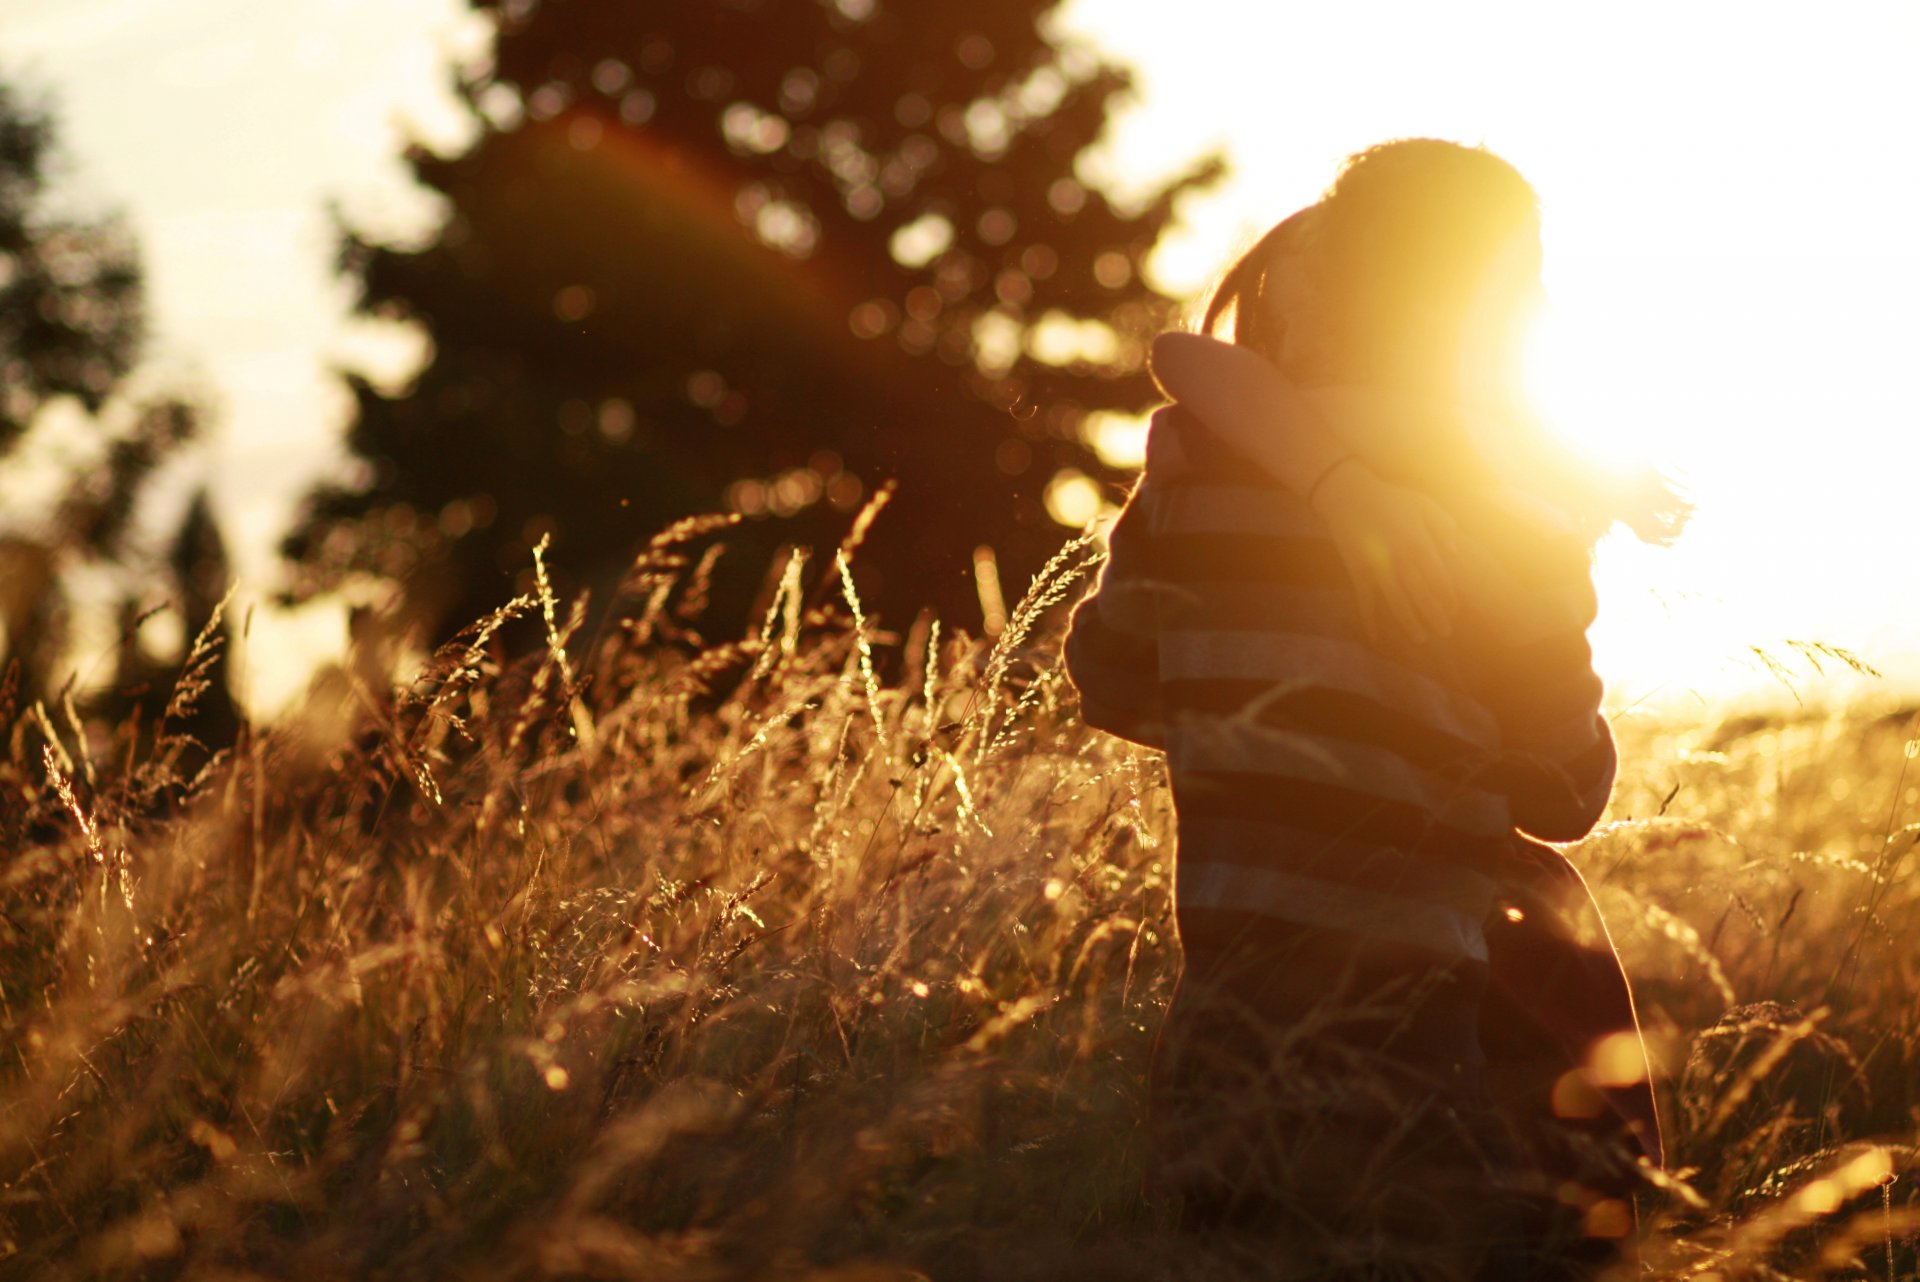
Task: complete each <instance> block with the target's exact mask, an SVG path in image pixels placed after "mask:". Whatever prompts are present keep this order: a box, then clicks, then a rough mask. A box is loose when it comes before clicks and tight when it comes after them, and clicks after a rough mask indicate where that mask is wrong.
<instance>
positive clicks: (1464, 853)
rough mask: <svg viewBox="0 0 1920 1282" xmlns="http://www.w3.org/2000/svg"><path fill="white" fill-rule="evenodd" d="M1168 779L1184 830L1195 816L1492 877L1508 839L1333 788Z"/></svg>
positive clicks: (1207, 777)
mask: <svg viewBox="0 0 1920 1282" xmlns="http://www.w3.org/2000/svg"><path fill="white" fill-rule="evenodd" d="M1172 773H1173V803H1174V810H1175V813H1176V815H1177V816H1178V819H1179V822H1180V823H1181V824H1182V825H1185V824H1186V823H1187V822H1188V821H1189V820H1191V819H1193V818H1196V817H1205V818H1212V819H1241V820H1249V821H1252V822H1256V823H1270V824H1279V825H1283V826H1286V827H1289V828H1295V829H1299V830H1301V831H1303V832H1312V833H1319V834H1321V835H1323V836H1326V837H1337V838H1340V839H1342V840H1346V841H1359V842H1370V843H1373V844H1375V845H1381V846H1390V847H1392V848H1394V849H1396V850H1403V851H1407V852H1409V853H1417V854H1421V855H1425V856H1429V857H1431V858H1434V859H1441V860H1446V861H1448V862H1451V863H1456V864H1460V865H1462V866H1465V867H1468V868H1475V869H1478V870H1480V871H1482V872H1486V873H1493V872H1496V871H1497V870H1498V869H1499V868H1500V866H1501V864H1502V862H1503V857H1504V851H1505V846H1506V836H1505V834H1503V835H1502V836H1501V837H1498V838H1488V837H1486V836H1484V835H1481V834H1478V833H1468V832H1461V831H1459V830H1458V829H1455V828H1452V827H1450V826H1448V825H1447V824H1445V823H1442V822H1441V821H1440V820H1439V819H1438V818H1436V817H1435V816H1434V815H1433V814H1432V813H1430V812H1429V811H1427V810H1424V809H1422V808H1421V807H1419V806H1410V805H1405V804H1402V803H1400V802H1395V801H1383V800H1382V799H1380V798H1379V797H1373V796H1368V795H1367V794H1365V793H1361V792H1355V791H1353V790H1351V789H1348V788H1342V787H1338V786H1335V785H1332V784H1326V783H1302V782H1299V781H1297V780H1293V779H1284V778H1275V777H1273V776H1269V775H1248V774H1234V773H1228V772H1225V771H1219V772H1209V773H1189V772H1186V771H1181V770H1177V769H1176V770H1174V771H1173V772H1172ZM1195 853H1196V854H1202V855H1203V854H1204V852H1202V851H1196V852H1195Z"/></svg>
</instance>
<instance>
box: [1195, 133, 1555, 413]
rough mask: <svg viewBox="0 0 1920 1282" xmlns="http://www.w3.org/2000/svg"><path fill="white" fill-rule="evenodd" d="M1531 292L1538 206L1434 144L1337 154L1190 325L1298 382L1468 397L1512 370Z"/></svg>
mask: <svg viewBox="0 0 1920 1282" xmlns="http://www.w3.org/2000/svg"><path fill="white" fill-rule="evenodd" d="M1539 294H1540V218H1539V202H1538V198H1537V196H1536V195H1535V193H1534V190H1533V188H1532V187H1531V186H1529V185H1528V183H1527V181H1526V179H1525V178H1523V177H1521V176H1520V173H1519V171H1517V170H1516V169H1514V167H1513V166H1512V165H1510V164H1508V163H1507V162H1506V161H1504V160H1502V159H1500V157H1498V156H1496V155H1494V154H1493V153H1492V152H1490V151H1487V150H1485V149H1484V148H1480V147H1468V146H1463V145H1461V144H1459V143H1452V142H1444V141H1441V140H1438V139H1433V138H1407V139H1400V140H1397V141H1394V142H1387V143H1382V144H1380V145H1379V146H1376V147H1369V148H1368V149H1367V150H1365V151H1362V152H1360V153H1358V154H1357V155H1354V156H1352V157H1350V158H1349V159H1348V160H1347V162H1346V164H1345V165H1344V166H1343V167H1342V168H1341V171H1340V174H1339V176H1338V177H1337V178H1335V179H1334V182H1333V185H1332V186H1331V187H1329V188H1328V189H1327V192H1326V194H1325V196H1323V197H1322V198H1321V199H1320V200H1319V201H1318V202H1317V203H1315V204H1313V205H1310V206H1308V207H1307V208H1306V209H1303V210H1301V211H1300V212H1299V213H1296V214H1294V215H1293V216H1292V217H1291V218H1288V219H1287V220H1286V221H1284V222H1282V223H1281V224H1280V225H1279V226H1277V227H1275V228H1274V229H1273V230H1272V231H1270V232H1268V233H1267V234H1266V235H1265V236H1264V237H1262V238H1261V239H1260V241H1259V242H1258V243H1257V244H1255V245H1254V247H1253V248H1252V249H1250V250H1249V251H1248V252H1247V253H1246V254H1245V255H1243V256H1242V257H1241V259H1240V260H1239V261H1238V262H1237V263H1235V264H1234V265H1233V267H1232V268H1231V269H1229V271H1228V273H1227V275H1226V277H1225V279H1224V280H1223V281H1222V282H1221V285H1220V287H1219V289H1218V290H1217V291H1216V292H1215V293H1214V295H1213V298H1212V300H1211V301H1210V303H1209V304H1208V307H1207V312H1206V319H1205V322H1204V326H1203V328H1204V329H1206V330H1208V331H1212V330H1214V329H1215V328H1216V327H1217V325H1218V324H1219V322H1220V321H1221V319H1222V318H1223V317H1224V316H1226V315H1227V314H1228V313H1231V314H1232V317H1233V328H1232V332H1231V336H1232V338H1233V340H1234V341H1235V342H1237V343H1239V344H1241V345H1242V346H1246V347H1251V348H1253V349H1254V350H1256V351H1259V352H1260V353H1261V354H1262V355H1264V356H1266V357H1267V358H1268V359H1270V360H1272V361H1274V362H1275V363H1276V364H1279V365H1280V366H1282V367H1283V368H1285V369H1287V370H1288V372H1289V373H1290V374H1292V375H1294V377H1295V379H1296V381H1298V382H1300V383H1301V384H1303V385H1312V384H1326V383H1385V384H1391V385H1395V386H1400V387H1406V388H1413V389H1418V390H1431V391H1435V392H1448V393H1454V392H1474V393H1480V392H1483V391H1484V390H1486V387H1487V386H1488V385H1490V383H1491V382H1492V381H1494V380H1497V379H1499V378H1501V377H1503V376H1506V375H1508V374H1510V373H1511V370H1510V369H1506V368H1503V367H1505V366H1508V365H1510V364H1511V361H1512V358H1513V357H1514V355H1515V354H1516V349H1517V342H1518V338H1519V335H1520V332H1521V330H1522V328H1523V327H1524V322H1525V319H1526V316H1527V315H1528V313H1529V312H1530V311H1531V309H1532V307H1533V306H1534V305H1535V303H1536V302H1537V300H1538V297H1539Z"/></svg>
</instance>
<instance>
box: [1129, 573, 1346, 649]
mask: <svg viewBox="0 0 1920 1282" xmlns="http://www.w3.org/2000/svg"><path fill="white" fill-rule="evenodd" d="M1150 590H1152V591H1154V592H1155V595H1156V597H1158V598H1159V599H1165V600H1168V601H1170V602H1171V601H1176V600H1177V601H1178V603H1179V604H1180V606H1181V608H1182V609H1183V611H1184V618H1185V619H1186V620H1188V621H1190V623H1191V624H1204V626H1206V627H1207V628H1209V629H1213V630H1216V631H1220V632H1297V633H1301V634H1304V635H1308V636H1324V637H1339V638H1342V639H1350V638H1353V637H1356V636H1359V635H1360V628H1361V623H1360V612H1359V610H1358V609H1357V608H1356V607H1355V605H1354V601H1353V592H1352V591H1351V589H1350V588H1348V587H1347V586H1345V585H1342V586H1341V587H1339V588H1289V589H1287V590H1286V591H1264V590H1260V589H1254V588H1249V587H1248V586H1247V585H1246V584H1244V583H1215V582H1210V581H1205V580H1202V581H1199V582H1188V583H1181V584H1178V585H1174V584H1164V585H1163V584H1162V582H1161V581H1159V580H1154V581H1153V582H1152V587H1151V589H1150ZM1173 622H1174V623H1175V624H1178V623H1179V622H1180V620H1178V619H1176V620H1174V621H1173Z"/></svg>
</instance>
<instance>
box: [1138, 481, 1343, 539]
mask: <svg viewBox="0 0 1920 1282" xmlns="http://www.w3.org/2000/svg"><path fill="white" fill-rule="evenodd" d="M1150 528H1151V529H1152V530H1153V532H1154V534H1155V535H1156V536H1165V535H1168V534H1251V535H1257V536H1262V537H1267V538H1282V539H1289V538H1311V539H1325V538H1326V537H1327V527H1326V525H1325V524H1324V523H1323V522H1322V521H1321V520H1320V517H1319V516H1318V515H1317V514H1316V513H1315V512H1314V511H1313V509H1312V508H1310V507H1308V506H1307V505H1306V504H1305V503H1304V502H1302V501H1301V500H1300V499H1298V498H1296V497H1294V495H1293V494H1292V492H1290V491H1288V490H1283V489H1281V488H1279V487H1278V486H1276V485H1244V484H1241V485H1236V484H1233V483H1231V482H1209V481H1205V480H1194V481H1184V482H1182V483H1181V484H1178V485H1173V486H1169V487H1168V488H1167V489H1166V490H1165V491H1164V492H1162V493H1161V495H1160V502H1159V504H1158V506H1157V507H1156V508H1155V510H1154V520H1153V521H1152V523H1151V526H1150Z"/></svg>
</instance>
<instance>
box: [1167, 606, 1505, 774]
mask: <svg viewBox="0 0 1920 1282" xmlns="http://www.w3.org/2000/svg"><path fill="white" fill-rule="evenodd" d="M1160 676H1161V679H1162V680H1167V681H1178V680H1180V679H1182V678H1186V677H1232V678H1241V679H1253V680H1261V679H1264V680H1268V681H1272V682H1275V683H1279V682H1286V683H1288V684H1290V685H1295V686H1321V687H1324V688H1326V689H1330V690H1342V691H1345V692H1347V693H1349V694H1358V695H1363V696H1365V697H1367V698H1371V699H1374V700H1377V701H1378V702H1380V703H1384V704H1389V705H1392V706H1394V707H1400V708H1405V709H1407V710H1408V711H1410V712H1413V713H1414V714H1416V715H1417V716H1419V717H1420V718H1421V719H1422V720H1424V721H1426V722H1427V723H1428V724H1429V725H1431V726H1434V727H1435V728H1437V729H1440V730H1443V731H1445V732H1447V733H1449V734H1452V735H1455V736H1457V737H1458V738H1461V739H1463V740H1466V741H1467V742H1469V743H1477V744H1482V745H1485V746H1488V747H1491V746H1493V745H1494V744H1497V743H1498V742H1499V725H1498V723H1497V722H1496V721H1495V720H1494V719H1493V716H1492V714H1491V713H1489V712H1488V711H1487V710H1486V709H1485V708H1484V707H1482V706H1481V705H1480V704H1479V703H1477V702H1475V701H1474V700H1473V699H1471V698H1469V697H1467V696H1466V695H1464V694H1462V693H1459V692H1457V691H1454V690H1452V689H1449V688H1448V687H1447V686H1444V685H1442V684H1441V683H1439V682H1438V681H1435V680H1434V679H1432V678H1431V677H1427V676H1424V675H1422V674H1420V673H1417V672H1414V671H1413V670H1411V669H1409V668H1406V667H1403V666H1401V665H1399V664H1396V663H1392V662H1390V661H1388V660H1386V659H1383V658H1381V657H1380V656H1379V654H1378V653H1377V652H1375V651H1373V650H1370V649H1368V648H1367V647H1366V646H1365V645H1363V644H1361V643H1360V642H1359V641H1357V640H1347V639H1339V638H1333V637H1316V636H1309V635H1306V634H1303V633H1297V632H1276V633H1266V634H1260V633H1249V632H1220V631H1212V630H1207V629H1200V628H1180V629H1174V630H1168V631H1164V632H1162V633H1161V635H1160Z"/></svg>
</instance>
